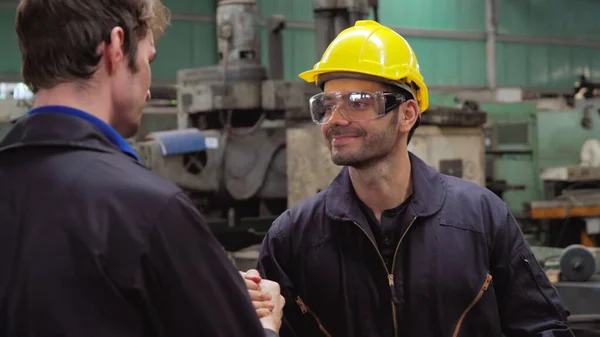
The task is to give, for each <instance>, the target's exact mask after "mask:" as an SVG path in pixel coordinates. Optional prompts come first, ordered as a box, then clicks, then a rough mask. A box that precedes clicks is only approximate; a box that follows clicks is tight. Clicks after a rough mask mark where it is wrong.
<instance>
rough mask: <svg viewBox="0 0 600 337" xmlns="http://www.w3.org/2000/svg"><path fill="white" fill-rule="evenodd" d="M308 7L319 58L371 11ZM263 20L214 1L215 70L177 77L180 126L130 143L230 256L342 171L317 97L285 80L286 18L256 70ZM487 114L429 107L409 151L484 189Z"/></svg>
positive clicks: (236, 4) (251, 3)
mask: <svg viewBox="0 0 600 337" xmlns="http://www.w3.org/2000/svg"><path fill="white" fill-rule="evenodd" d="M313 8H314V15H315V23H316V24H315V29H316V40H317V41H316V45H317V48H316V49H317V50H316V51H317V55H315V59H316V58H317V57H320V55H321V54H322V52H323V51H324V50H325V49H326V47H327V45H328V44H329V43H330V41H331V40H332V39H333V38H334V37H335V36H336V35H337V34H338V33H339V32H341V30H343V29H345V28H347V27H349V26H352V25H353V24H354V22H355V21H356V20H359V19H366V18H367V17H368V16H369V14H370V9H371V8H372V9H375V11H374V12H375V13H376V8H377V4H376V3H373V2H372V1H370V2H369V1H367V0H356V1H314V3H313ZM260 21H261V19H259V16H258V10H257V4H256V1H255V0H225V1H220V2H219V3H218V6H217V15H216V25H217V38H218V53H219V54H218V60H219V61H218V64H216V65H214V66H208V67H201V68H195V69H183V70H180V71H179V72H178V74H177V127H176V128H175V129H172V130H165V129H164V128H163V129H162V130H159V131H156V129H155V130H154V132H149V133H148V134H147V135H145V137H143V139H138V141H136V142H135V144H134V148H135V149H136V152H137V153H138V154H139V155H140V157H141V158H142V160H143V162H144V163H145V165H147V167H149V168H150V169H151V170H153V171H155V172H157V173H158V174H160V175H163V176H165V177H167V178H169V179H170V180H172V181H174V182H176V183H177V184H178V185H179V186H181V187H182V188H183V189H184V190H186V191H188V192H189V195H190V196H191V197H192V199H193V200H194V201H195V202H196V203H197V206H198V208H199V209H200V210H201V212H202V213H203V214H204V215H205V217H206V218H207V220H208V222H209V224H210V226H211V228H212V230H213V232H214V233H215V235H216V236H217V237H218V238H219V240H220V241H221V243H222V244H223V246H224V247H225V248H226V250H228V251H237V250H239V249H241V248H244V247H246V246H249V245H252V244H257V243H260V241H261V240H262V237H263V236H264V233H265V232H266V230H267V229H268V227H269V226H270V225H271V223H272V221H273V220H274V219H275V218H276V217H277V216H278V215H279V214H281V213H282V212H283V211H284V210H285V209H286V208H287V207H289V206H291V205H294V204H296V203H297V202H299V201H301V200H303V199H306V198H308V197H310V196H311V195H313V194H315V193H317V192H318V191H319V190H321V189H324V188H326V187H327V185H328V184H329V183H330V182H331V180H332V179H333V177H334V176H335V175H336V174H337V173H338V172H339V169H340V168H339V167H336V166H335V165H333V164H332V163H331V160H330V158H329V153H328V151H327V149H326V147H325V146H324V145H325V144H324V143H323V140H322V139H321V135H320V131H319V128H318V127H317V126H316V125H314V124H313V123H312V121H311V120H310V113H309V110H308V100H309V98H310V97H311V96H312V95H314V94H315V93H317V92H318V90H319V89H318V88H316V87H315V86H314V85H313V84H308V83H305V82H302V81H300V80H299V79H297V80H296V79H294V80H292V81H288V80H284V79H283V59H282V57H283V47H282V46H283V44H282V34H281V32H282V30H283V29H285V24H286V23H285V18H283V17H281V16H274V17H272V18H268V19H266V20H264V24H265V25H266V26H267V29H268V33H269V38H268V50H269V55H268V60H269V62H268V63H269V71H267V69H266V68H265V67H263V66H262V64H261V55H260V50H261V48H260V40H259V29H260V25H261V23H260ZM485 116H486V115H485V113H483V112H482V111H480V110H478V109H477V106H476V105H475V106H474V105H473V104H467V105H465V106H464V107H463V106H459V107H445V108H441V107H436V106H432V107H431V108H430V109H429V110H428V111H427V112H426V113H425V114H424V115H423V121H422V122H423V123H422V124H424V125H423V126H422V127H420V128H419V130H418V131H417V133H416V134H415V136H414V140H413V141H412V142H411V143H412V144H413V147H414V151H415V152H416V153H417V154H418V155H420V156H421V157H423V158H424V159H425V160H426V161H427V162H429V163H430V164H432V165H433V166H435V167H437V168H438V169H440V170H441V171H442V172H444V173H449V174H453V175H456V176H461V177H465V178H466V179H470V180H473V181H476V182H479V183H481V184H483V183H485V178H484V176H485V175H484V151H483V130H482V128H481V125H482V124H483V123H484V122H485ZM146 117H148V116H146ZM434 143H437V144H436V146H434Z"/></svg>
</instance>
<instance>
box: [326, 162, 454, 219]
mask: <svg viewBox="0 0 600 337" xmlns="http://www.w3.org/2000/svg"><path fill="white" fill-rule="evenodd" d="M409 157H410V165H411V172H412V179H413V197H412V200H411V202H410V207H412V210H413V211H414V213H415V216H419V217H425V216H430V215H433V214H435V213H437V212H438V211H439V210H440V209H441V208H442V205H443V203H444V199H445V197H446V187H445V183H444V180H443V178H442V175H441V174H440V173H439V172H438V171H436V170H435V169H434V168H433V167H431V166H429V165H427V164H426V163H425V162H424V161H422V160H421V159H419V158H418V157H417V156H415V155H414V154H412V153H410V152H409ZM325 212H326V213H327V215H328V216H329V217H331V218H333V219H337V220H349V221H355V222H360V223H363V222H364V220H365V217H364V215H363V214H362V212H361V210H360V206H359V201H358V198H357V196H356V193H355V192H354V188H353V187H352V182H351V181H350V174H349V172H348V168H347V167H343V168H342V170H341V172H340V173H339V174H338V176H337V177H336V178H335V179H334V180H333V182H332V183H331V184H330V185H329V187H328V188H327V190H326V191H325Z"/></svg>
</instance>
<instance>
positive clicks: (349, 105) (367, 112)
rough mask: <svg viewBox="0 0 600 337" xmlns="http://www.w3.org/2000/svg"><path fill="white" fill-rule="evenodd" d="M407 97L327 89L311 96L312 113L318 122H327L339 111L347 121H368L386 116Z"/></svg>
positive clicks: (394, 94) (314, 119)
mask: <svg viewBox="0 0 600 337" xmlns="http://www.w3.org/2000/svg"><path fill="white" fill-rule="evenodd" d="M406 100H407V98H406V97H405V95H403V94H399V93H385V92H375V93H372V92H365V91H327V92H322V93H319V94H316V95H314V96H313V97H311V98H310V100H309V104H310V115H311V117H312V120H313V121H314V122H315V123H317V124H327V123H329V121H330V120H331V118H332V117H333V112H334V111H336V110H337V112H338V113H339V114H340V115H341V116H342V117H343V118H344V119H346V120H347V121H350V122H352V121H368V120H373V119H377V118H380V117H383V116H385V115H386V114H387V113H389V112H390V111H392V110H394V109H395V108H396V107H398V106H399V105H400V104H402V103H404V102H406Z"/></svg>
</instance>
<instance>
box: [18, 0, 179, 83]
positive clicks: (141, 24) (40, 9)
mask: <svg viewBox="0 0 600 337" xmlns="http://www.w3.org/2000/svg"><path fill="white" fill-rule="evenodd" d="M169 21H170V13H169V10H168V9H167V8H166V7H165V6H164V5H163V4H162V3H161V2H160V0H50V1H48V0H21V1H20V3H19V6H18V8H17V20H16V23H15V30H16V32H17V36H18V39H19V48H20V49H21V54H22V57H23V64H22V75H23V79H24V81H25V84H27V85H28V86H29V88H30V90H31V91H33V92H34V93H35V92H37V91H38V90H39V89H49V88H52V87H54V86H56V85H57V84H59V83H61V82H65V81H80V80H87V79H89V78H90V77H92V75H93V74H94V73H95V72H96V69H97V67H98V62H100V59H101V58H102V55H99V54H98V53H97V48H98V45H99V44H100V43H102V42H106V43H110V32H111V30H112V29H113V28H114V27H117V26H119V27H121V28H123V30H124V31H125V36H124V45H123V52H124V53H125V55H127V57H128V59H129V68H130V69H131V70H132V71H134V72H135V71H137V69H136V58H137V45H138V43H139V41H140V40H142V39H144V38H145V37H146V36H147V34H148V32H149V31H152V32H153V34H154V38H155V39H158V38H159V37H160V36H161V35H162V33H163V32H164V30H165V28H166V27H167V25H168V24H169Z"/></svg>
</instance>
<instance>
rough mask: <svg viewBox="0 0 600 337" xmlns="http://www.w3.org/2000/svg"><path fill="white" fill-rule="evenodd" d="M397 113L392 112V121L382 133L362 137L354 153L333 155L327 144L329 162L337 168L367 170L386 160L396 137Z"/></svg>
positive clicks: (329, 144) (329, 143) (329, 145)
mask: <svg viewBox="0 0 600 337" xmlns="http://www.w3.org/2000/svg"><path fill="white" fill-rule="evenodd" d="M397 130H398V111H396V112H393V116H392V120H391V121H390V124H389V125H388V127H387V128H386V129H385V131H384V132H382V133H379V134H367V135H365V136H363V137H364V138H363V144H362V146H361V147H360V149H358V150H357V151H356V152H354V153H339V152H338V153H334V151H333V149H332V145H331V142H330V141H328V142H327V146H328V147H329V152H330V153H331V161H332V162H333V163H334V164H336V165H339V166H349V167H353V168H356V169H362V168H367V167H369V166H372V165H373V164H375V163H377V162H379V161H381V160H383V159H384V158H386V157H387V156H388V155H389V154H390V152H392V150H393V148H394V145H395V143H396V140H397V137H398V133H397Z"/></svg>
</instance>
